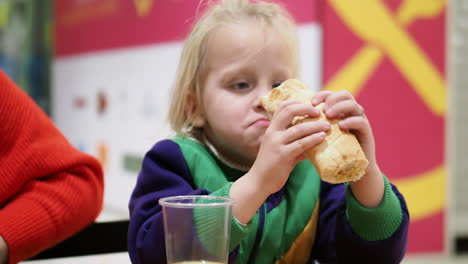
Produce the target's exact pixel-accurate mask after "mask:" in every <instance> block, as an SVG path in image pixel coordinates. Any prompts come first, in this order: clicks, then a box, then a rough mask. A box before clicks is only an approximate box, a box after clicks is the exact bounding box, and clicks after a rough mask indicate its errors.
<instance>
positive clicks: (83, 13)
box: [55, 0, 317, 56]
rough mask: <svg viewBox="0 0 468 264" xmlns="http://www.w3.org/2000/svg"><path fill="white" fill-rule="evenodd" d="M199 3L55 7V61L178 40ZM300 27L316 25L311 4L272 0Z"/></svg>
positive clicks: (149, 0) (71, 2)
mask: <svg viewBox="0 0 468 264" xmlns="http://www.w3.org/2000/svg"><path fill="white" fill-rule="evenodd" d="M209 2H210V1H207V0H204V1H199V0H157V1H156V0H133V1H130V0H87V1H81V0H59V1H56V6H55V8H56V9H55V11H56V12H55V13H56V38H57V42H56V47H55V55H56V56H63V55H72V54H77V53H83V52H90V51H97V50H109V49H115V48H121V47H128V46H140V45H147V44H154V43H163V42H171V41H180V40H183V39H184V37H185V36H186V34H187V33H188V31H189V29H190V26H191V25H192V23H193V22H194V20H195V19H196V18H197V15H198V14H199V13H201V11H203V10H204V9H205V7H206V3H209ZM274 2H279V3H281V4H283V5H284V6H285V7H286V8H287V9H288V10H289V11H290V12H291V13H292V14H293V15H294V18H295V19H296V21H297V22H298V23H300V24H303V23H311V22H315V21H317V13H316V12H317V7H316V5H317V4H316V1H310V0H282V1H281V0H276V1H274Z"/></svg>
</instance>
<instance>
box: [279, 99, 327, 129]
mask: <svg viewBox="0 0 468 264" xmlns="http://www.w3.org/2000/svg"><path fill="white" fill-rule="evenodd" d="M306 115H307V116H310V117H318V116H319V115H320V111H319V110H318V109H316V108H315V107H312V106H311V105H307V104H303V103H300V102H298V101H286V102H285V103H283V104H281V105H280V107H278V110H277V111H276V112H275V115H274V117H273V120H272V122H271V125H270V127H272V129H276V130H284V129H286V128H288V127H289V126H290V125H291V122H292V120H293V118H294V117H295V116H306Z"/></svg>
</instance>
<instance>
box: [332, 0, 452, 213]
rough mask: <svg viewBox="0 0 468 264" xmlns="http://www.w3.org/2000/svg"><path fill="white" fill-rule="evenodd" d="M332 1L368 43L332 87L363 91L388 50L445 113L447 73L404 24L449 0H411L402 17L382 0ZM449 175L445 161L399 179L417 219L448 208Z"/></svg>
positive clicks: (434, 106) (430, 103) (428, 14)
mask: <svg viewBox="0 0 468 264" xmlns="http://www.w3.org/2000/svg"><path fill="white" fill-rule="evenodd" d="M329 2H330V3H331V5H332V6H333V7H334V8H335V10H336V11H337V13H338V14H339V15H340V17H341V18H342V19H343V20H344V22H345V23H346V24H347V25H348V26H349V27H350V29H351V30H352V31H353V32H354V33H355V34H357V35H358V36H360V37H361V38H362V39H364V40H365V41H367V43H368V44H367V45H366V46H365V47H363V48H361V50H359V51H358V52H357V53H356V54H355V55H354V56H353V57H352V58H351V60H349V62H347V63H346V64H345V65H344V66H343V67H342V68H341V69H340V71H339V72H338V73H336V74H335V76H334V77H333V79H331V80H330V81H328V82H327V84H326V85H325V89H326V90H332V91H336V90H340V89H348V90H349V91H350V92H351V93H352V94H357V93H358V92H359V89H360V88H361V87H362V85H363V83H364V82H365V81H366V80H367V79H368V78H369V76H370V74H372V72H373V71H374V69H376V67H377V66H378V65H379V63H380V62H381V61H382V59H383V57H384V55H388V56H389V58H390V59H391V60H392V61H393V63H394V64H395V65H396V66H397V67H398V68H399V69H400V71H401V73H402V74H403V75H404V76H405V77H406V79H407V80H408V81H409V82H410V83H411V85H412V86H413V87H414V88H415V89H416V92H417V93H418V94H419V96H420V97H421V98H422V99H423V101H424V102H425V104H426V105H427V106H428V108H429V109H430V110H431V111H432V112H433V113H435V114H436V115H439V116H440V115H444V114H445V111H446V99H445V98H446V95H445V94H446V93H445V89H444V81H443V78H442V76H441V74H440V73H439V72H438V71H437V69H435V67H434V66H433V65H432V63H431V62H430V60H429V59H428V58H427V57H426V56H425V54H424V52H423V51H422V50H421V49H420V48H419V47H418V45H417V44H416V43H415V42H414V41H413V39H412V38H411V36H409V35H408V34H407V33H406V31H405V30H403V29H402V28H401V26H407V25H409V24H411V23H412V22H413V21H414V20H416V19H418V18H423V17H433V16H435V15H437V14H439V13H440V12H441V11H442V10H443V9H444V7H445V0H431V1H427V0H405V1H404V2H403V4H402V6H401V8H400V9H399V10H398V12H397V15H396V17H392V14H391V12H390V11H389V10H388V9H387V8H386V7H385V5H384V4H382V3H381V2H380V1H378V0H359V1H350V0H329ZM363 7H365V8H363ZM400 25H401V26H400ZM445 175H446V173H445V166H443V165H442V166H439V167H436V168H433V169H430V170H428V171H427V172H425V173H422V174H419V175H414V176H411V177H409V179H402V180H399V181H394V183H395V184H396V185H397V186H398V188H399V189H400V191H401V192H402V193H403V194H404V195H405V199H406V201H407V203H408V208H409V209H410V212H411V218H412V220H417V219H421V218H424V217H427V216H430V215H432V214H434V213H436V212H439V211H440V210H441V209H442V208H444V205H445V196H446V195H445V188H446V187H445Z"/></svg>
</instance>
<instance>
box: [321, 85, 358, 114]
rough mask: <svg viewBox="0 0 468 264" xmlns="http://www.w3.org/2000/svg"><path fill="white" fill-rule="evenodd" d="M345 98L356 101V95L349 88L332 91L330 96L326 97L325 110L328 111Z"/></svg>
mask: <svg viewBox="0 0 468 264" xmlns="http://www.w3.org/2000/svg"><path fill="white" fill-rule="evenodd" d="M344 100H353V101H354V97H353V95H352V94H351V93H350V92H349V91H347V90H341V91H338V92H334V93H332V94H331V95H330V96H328V97H327V98H326V100H325V105H324V106H323V111H327V110H328V109H329V108H330V107H332V106H333V105H334V104H336V103H338V102H340V101H344Z"/></svg>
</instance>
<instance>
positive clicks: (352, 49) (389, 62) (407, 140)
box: [322, 0, 447, 253]
mask: <svg viewBox="0 0 468 264" xmlns="http://www.w3.org/2000/svg"><path fill="white" fill-rule="evenodd" d="M445 4H446V3H445V1H444V0H433V1H422V0H421V1H420V0H385V1H375V0H359V1H343V0H327V1H326V2H325V6H324V7H323V14H322V17H323V21H322V22H323V23H322V26H323V52H324V53H323V54H324V55H323V80H324V89H328V90H338V89H348V90H349V91H351V93H353V94H354V95H355V96H356V97H357V99H358V101H359V102H360V103H361V104H362V105H363V106H364V107H365V109H366V114H367V117H368V118H369V120H370V122H371V125H372V127H373V131H374V136H375V139H376V146H377V159H378V162H379V165H380V167H381V169H382V170H383V171H384V173H385V174H386V175H387V176H388V177H389V178H390V179H391V180H392V182H394V183H396V185H397V186H398V187H399V189H400V191H401V192H402V193H403V194H404V196H405V198H406V201H407V203H408V206H409V210H410V218H411V224H410V233H409V244H408V252H410V253H411V252H441V251H443V250H444V249H445V244H444V235H445V231H444V225H445V223H444V222H445V216H446V211H445V210H446V209H445V208H446V179H445V177H446V166H445V160H444V125H445V113H446V111H447V110H446V108H447V107H446V89H445V65H444V61H445V45H444V43H445Z"/></svg>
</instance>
